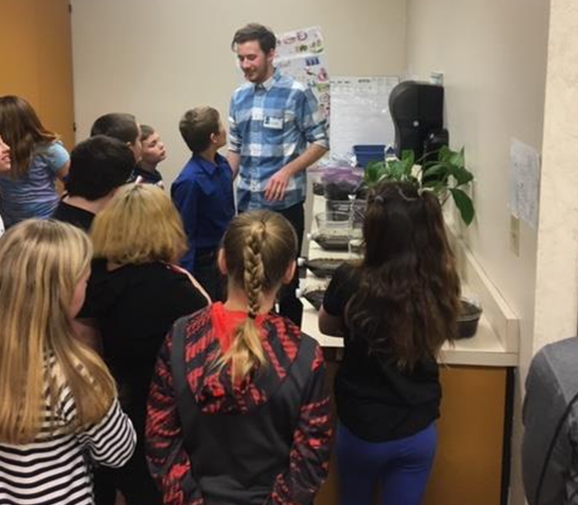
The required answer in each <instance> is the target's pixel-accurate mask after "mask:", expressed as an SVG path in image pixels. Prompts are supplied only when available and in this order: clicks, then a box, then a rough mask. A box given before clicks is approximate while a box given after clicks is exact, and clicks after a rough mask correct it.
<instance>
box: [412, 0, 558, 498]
mask: <svg viewBox="0 0 578 505" xmlns="http://www.w3.org/2000/svg"><path fill="white" fill-rule="evenodd" d="M549 8H550V2H549V1H546V0H508V1H503V0H461V1H459V2H455V1H454V0H408V11H407V19H408V26H407V37H408V44H407V47H408V57H407V60H408V70H409V74H410V75H414V74H415V75H417V76H419V77H421V78H427V77H429V74H430V72H431V71H434V70H435V71H442V72H443V73H444V84H445V88H446V107H445V109H446V119H447V126H448V128H449V131H450V139H451V145H452V146H453V147H458V146H461V145H464V146H465V147H466V160H467V163H468V165H469V167H470V168H471V169H472V171H473V172H474V174H475V177H476V182H475V185H474V199H475V206H476V212H477V219H476V221H475V223H474V225H473V226H472V227H471V228H470V229H469V230H467V231H466V232H465V239H466V241H467V242H468V243H469V246H470V248H471V250H472V252H473V253H474V255H475V256H476V258H477V259H478V261H479V262H480V263H481V264H482V267H483V268H484V270H485V271H486V273H487V274H488V276H489V277H490V279H491V280H492V281H493V282H494V283H495V284H496V286H497V288H498V289H499V291H500V292H501V293H502V295H503V296H504V298H505V299H506V300H507V301H508V303H509V304H510V305H511V308H512V309H513V310H514V311H515V312H516V313H517V314H518V315H519V317H520V329H521V341H520V373H519V375H518V381H517V392H516V405H515V410H516V412H515V417H514V423H515V428H514V443H513V447H512V454H513V473H512V484H513V486H512V496H511V498H512V501H511V503H513V504H518V503H522V502H523V496H522V490H521V483H520V468H519V440H520V436H521V422H520V418H519V417H520V398H521V391H522V387H523V379H524V377H525V374H526V370H527V367H528V364H529V361H530V359H531V356H532V355H533V353H534V351H535V344H534V314H535V288H536V267H537V240H538V233H537V231H536V230H533V229H531V228H529V227H528V226H526V225H525V224H524V223H523V222H520V252H519V256H517V255H516V254H514V253H513V252H512V250H511V248H510V211H509V209H508V197H509V146H510V140H511V139H512V138H517V139H520V140H522V141H523V142H525V143H526V144H529V145H530V146H532V147H534V148H535V149H537V150H538V151H539V152H541V151H542V135H543V126H544V103H545V83H546V69H547V56H548V55H547V49H548V26H549ZM550 303H552V300H551V301H550Z"/></svg>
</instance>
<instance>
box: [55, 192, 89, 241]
mask: <svg viewBox="0 0 578 505" xmlns="http://www.w3.org/2000/svg"><path fill="white" fill-rule="evenodd" d="M94 217H95V216H94V214H93V213H92V212H90V211H88V210H84V209H80V208H78V207H73V206H72V205H69V204H67V203H65V202H63V201H62V200H61V201H60V203H59V204H58V207H56V210H55V211H54V214H52V219H56V220H57V221H62V222H63V223H70V224H73V225H74V226H76V227H77V228H80V229H82V230H84V231H85V232H87V233H88V231H89V230H90V227H91V226H92V222H93V221H94Z"/></svg>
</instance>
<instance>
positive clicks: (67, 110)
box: [0, 0, 74, 149]
mask: <svg viewBox="0 0 578 505" xmlns="http://www.w3.org/2000/svg"><path fill="white" fill-rule="evenodd" d="M0 63H1V66H2V71H1V72H0V96H2V95H8V94H10V95H19V96H22V97H23V98H25V99H26V100H28V101H29V102H30V103H31V104H32V106H33V107H34V108H35V109H36V112H37V113H38V115H39V116H40V119H41V120H42V122H43V124H44V125H45V126H46V128H48V129H49V130H53V131H55V132H56V133H58V134H59V135H60V136H61V138H62V140H63V141H64V144H65V145H66V147H67V148H68V149H72V147H73V146H74V107H73V102H74V96H73V88H72V42H71V29H70V13H69V3H68V0H0Z"/></svg>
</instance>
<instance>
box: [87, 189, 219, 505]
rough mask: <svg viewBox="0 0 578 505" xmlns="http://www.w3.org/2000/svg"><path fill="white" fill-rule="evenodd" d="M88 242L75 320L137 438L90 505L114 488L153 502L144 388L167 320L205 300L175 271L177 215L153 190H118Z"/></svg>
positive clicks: (145, 504)
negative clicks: (92, 336) (81, 322)
mask: <svg viewBox="0 0 578 505" xmlns="http://www.w3.org/2000/svg"><path fill="white" fill-rule="evenodd" d="M91 238H92V241H93V244H94V256H95V259H94V261H93V263H92V275H91V277H90V281H89V285H88V290H87V299H86V303H85V305H84V307H83V309H82V311H81V313H80V317H81V318H88V319H91V320H92V321H91V324H92V325H93V326H95V327H96V328H97V329H98V330H99V331H100V334H101V337H102V338H101V340H102V352H103V356H104V359H105V361H106V363H107V364H108V365H109V367H110V369H111V371H112V374H113V376H114V378H115V379H116V380H117V383H118V385H119V390H120V398H121V403H122V406H123V408H124V409H125V411H126V412H127V414H128V415H129V416H130V418H131V420H132V422H133V423H134V426H135V429H136V432H137V435H138V442H137V448H136V451H135V454H134V456H133V457H132V458H131V460H130V461H129V462H128V464H127V465H126V466H125V467H123V468H122V469H119V470H115V471H104V472H100V473H99V475H97V498H98V503H99V504H102V503H113V504H114V495H115V489H118V490H120V491H121V492H122V494H123V495H124V497H125V499H126V501H127V503H128V504H129V505H132V504H137V505H155V504H160V503H161V499H160V496H159V495H158V492H157V490H156V486H155V484H154V482H153V480H152V479H151V477H150V475H149V472H148V469H147V467H146V460H145V454H144V442H143V439H144V424H145V413H146V398H147V395H148V391H149V384H150V380H151V376H152V374H153V369H154V364H155V360H156V356H157V353H158V350H159V348H160V346H161V344H162V342H163V339H164V337H165V335H166V334H167V332H168V331H169V329H170V327H171V325H172V324H173V322H174V321H176V320H177V319H178V318H180V317H182V316H185V315H188V314H192V313H194V312H196V311H198V310H199V309H201V308H203V307H205V306H206V305H207V303H208V301H207V299H206V298H205V296H204V295H203V293H202V292H201V291H200V290H199V289H198V287H197V286H196V285H195V283H194V279H192V278H191V277H190V275H189V274H188V273H187V272H186V271H184V270H183V269H181V268H180V267H177V266H175V264H176V262H177V261H178V260H179V259H180V257H181V255H182V254H183V253H184V251H185V250H186V239H185V233H184V231H183V226H182V224H181V220H180V217H179V214H178V212H177V210H176V209H175V208H174V206H173V204H172V202H171V200H170V198H169V197H168V196H167V195H166V194H165V193H164V192H163V190H161V189H160V188H158V187H156V186H154V185H151V184H129V185H126V186H123V187H121V188H119V189H118V190H117V192H116V193H115V195H114V197H113V198H112V199H111V201H110V203H109V204H108V205H107V206H106V207H105V208H104V209H103V210H102V211H101V212H100V213H99V214H98V215H97V216H96V218H95V220H94V222H93V225H92V228H91ZM105 473H106V474H107V475H103V474H105ZM107 497H108V498H107Z"/></svg>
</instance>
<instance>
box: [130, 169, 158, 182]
mask: <svg viewBox="0 0 578 505" xmlns="http://www.w3.org/2000/svg"><path fill="white" fill-rule="evenodd" d="M137 180H138V182H141V183H144V184H156V185H161V186H162V185H163V176H162V174H161V173H160V172H159V171H158V170H157V169H156V168H155V169H154V170H153V171H152V172H149V171H148V170H145V169H144V168H141V167H139V166H138V165H137V166H136V167H134V170H133V171H132V174H131V176H130V179H129V182H137Z"/></svg>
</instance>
